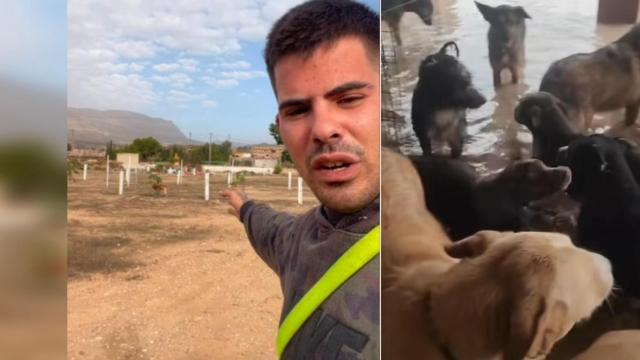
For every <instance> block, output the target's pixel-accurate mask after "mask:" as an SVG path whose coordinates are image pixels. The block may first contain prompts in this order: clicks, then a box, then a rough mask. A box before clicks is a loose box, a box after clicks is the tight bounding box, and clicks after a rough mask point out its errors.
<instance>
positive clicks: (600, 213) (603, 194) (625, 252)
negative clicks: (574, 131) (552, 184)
mask: <svg viewBox="0 0 640 360" xmlns="http://www.w3.org/2000/svg"><path fill="white" fill-rule="evenodd" d="M566 155H567V160H568V164H569V167H570V168H571V172H572V174H573V181H572V182H571V185H570V186H569V188H568V190H567V192H568V193H569V195H571V196H572V197H574V198H575V199H576V200H578V201H580V202H581V203H582V207H581V210H580V215H579V217H578V243H579V245H581V246H583V247H585V248H588V249H590V250H593V251H596V252H598V253H600V254H602V255H604V256H605V257H607V258H608V259H609V260H610V261H611V264H612V265H613V276H614V278H615V281H616V283H617V284H618V285H620V286H621V287H622V288H623V289H624V290H625V291H627V292H628V293H629V294H630V295H632V296H635V297H640V186H639V185H638V182H636V180H635V179H634V177H633V175H632V173H631V169H630V168H629V164H628V163H627V160H626V159H625V156H624V153H623V149H622V146H620V143H619V142H617V141H616V140H615V139H611V138H608V137H605V136H602V135H592V136H586V137H581V138H578V139H576V140H574V141H572V142H571V144H569V148H568V150H567V153H566Z"/></svg>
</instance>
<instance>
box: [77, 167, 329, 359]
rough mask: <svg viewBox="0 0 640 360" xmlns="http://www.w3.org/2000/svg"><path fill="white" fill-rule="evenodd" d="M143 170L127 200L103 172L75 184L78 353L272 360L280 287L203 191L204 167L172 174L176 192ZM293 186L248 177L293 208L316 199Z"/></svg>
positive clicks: (265, 195)
mask: <svg viewBox="0 0 640 360" xmlns="http://www.w3.org/2000/svg"><path fill="white" fill-rule="evenodd" d="M145 176H146V175H145ZM112 178H113V179H117V176H114V175H113V174H112ZM142 179H143V178H142V174H141V175H140V179H139V184H138V185H137V186H136V185H132V187H131V190H130V191H129V192H127V194H125V195H124V196H122V197H119V196H117V195H115V191H116V186H112V187H111V189H110V192H109V193H107V192H106V191H105V190H104V173H103V172H98V171H96V172H91V173H90V179H89V180H87V181H86V182H83V181H82V180H79V181H77V182H76V183H71V184H70V185H69V195H68V197H69V199H68V200H69V210H68V223H69V265H70V266H69V274H70V278H69V279H70V280H69V284H68V354H69V359H213V358H215V359H218V358H219V359H241V358H242V359H265V358H274V354H275V350H274V342H275V335H276V330H277V324H278V319H279V314H280V306H281V294H280V285H279V281H278V279H277V277H276V276H275V275H274V274H273V272H272V271H271V270H270V269H269V268H268V267H267V266H266V265H264V263H263V262H262V261H261V260H260V258H258V256H257V255H256V254H255V253H254V251H253V249H252V248H251V246H250V244H249V243H248V241H247V240H246V235H245V234H244V229H243V227H242V225H241V224H240V223H239V222H238V221H237V220H236V219H235V218H234V217H232V216H231V215H228V214H227V206H226V204H224V203H222V202H220V201H219V200H217V196H216V199H214V200H213V201H210V202H209V203H206V202H205V201H203V200H202V199H201V197H202V193H203V186H202V176H197V177H195V178H194V177H185V184H184V185H181V186H180V188H179V189H177V186H176V185H175V178H174V177H170V178H169V177H168V178H166V180H165V181H166V183H168V184H171V185H170V189H169V195H168V197H166V198H164V197H155V196H154V195H153V194H152V191H151V187H150V185H149V184H148V181H147V180H146V179H145V180H144V181H143V180H142ZM224 181H225V180H224V177H222V176H215V177H214V178H213V182H214V185H213V186H214V188H215V189H216V192H217V190H219V189H221V188H222V187H223V183H224ZM286 183H287V179H286V176H272V177H261V176H255V177H248V178H247V180H246V191H247V193H248V194H249V196H250V197H252V198H255V199H257V200H261V201H266V202H268V203H271V204H273V206H274V207H275V208H277V209H279V210H284V211H289V212H292V213H301V212H304V211H306V210H307V209H309V208H311V207H312V206H313V205H315V204H317V202H316V200H315V199H313V197H312V194H311V193H310V192H309V191H308V190H307V191H306V192H305V198H306V199H307V203H306V204H305V205H304V206H302V207H300V206H297V205H296V204H295V196H296V194H295V193H296V192H295V190H292V191H288V190H287V188H286V186H287V185H286Z"/></svg>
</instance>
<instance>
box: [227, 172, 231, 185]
mask: <svg viewBox="0 0 640 360" xmlns="http://www.w3.org/2000/svg"><path fill="white" fill-rule="evenodd" d="M227 187H231V171H229V172H228V173H227Z"/></svg>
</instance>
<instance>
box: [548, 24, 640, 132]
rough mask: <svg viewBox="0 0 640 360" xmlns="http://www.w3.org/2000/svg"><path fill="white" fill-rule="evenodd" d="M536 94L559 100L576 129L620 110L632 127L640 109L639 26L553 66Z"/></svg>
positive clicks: (588, 125)
mask: <svg viewBox="0 0 640 360" xmlns="http://www.w3.org/2000/svg"><path fill="white" fill-rule="evenodd" d="M540 91H546V92H549V93H551V94H553V95H555V96H556V97H557V98H559V99H560V100H562V101H563V102H564V103H565V104H566V106H567V109H568V112H569V118H570V119H571V120H572V122H573V123H574V124H575V125H576V126H577V127H578V128H581V129H588V128H589V127H590V126H591V121H592V120H593V114H594V112H598V111H609V110H616V109H619V108H622V107H624V108H625V124H626V125H632V124H634V122H635V121H636V118H637V117H638V111H639V109H640V25H636V26H634V27H633V28H632V29H631V30H630V31H629V32H627V33H626V34H625V35H623V36H622V37H621V38H620V39H618V40H616V41H615V42H613V43H611V44H609V45H606V46H604V47H602V48H600V49H598V50H596V51H594V52H592V53H588V54H575V55H571V56H568V57H566V58H564V59H560V60H558V61H556V62H554V63H553V64H551V66H550V67H549V69H548V70H547V72H546V73H545V74H544V77H543V78H542V82H541V83H540Z"/></svg>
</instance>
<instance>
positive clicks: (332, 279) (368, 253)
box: [276, 225, 380, 358]
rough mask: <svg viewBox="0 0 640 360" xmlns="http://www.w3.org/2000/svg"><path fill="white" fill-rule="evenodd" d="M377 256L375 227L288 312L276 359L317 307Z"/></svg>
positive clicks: (277, 342) (280, 335)
mask: <svg viewBox="0 0 640 360" xmlns="http://www.w3.org/2000/svg"><path fill="white" fill-rule="evenodd" d="M379 253H380V226H379V225H378V226H376V227H374V228H373V229H372V230H371V231H369V233H367V234H366V235H365V236H363V237H362V238H361V239H360V240H358V241H357V242H356V243H355V244H353V245H352V246H351V247H350V248H349V249H348V250H347V251H346V252H345V253H344V254H342V256H341V257H340V258H339V259H338V261H336V262H335V263H333V265H331V267H330V268H329V270H327V271H326V272H325V273H324V275H322V277H321V278H320V280H318V282H316V283H315V284H314V285H313V287H311V289H309V291H307V293H306V294H304V296H303V297H302V299H300V301H298V303H297V304H296V305H295V306H294V307H293V309H291V311H289V313H288V314H287V317H286V318H285V319H284V321H283V322H282V325H280V329H279V330H278V338H277V339H276V350H277V351H278V358H281V357H282V353H283V352H284V349H285V348H286V347H287V344H289V341H290V340H291V338H292V337H293V335H295V333H296V332H297V331H298V329H300V327H301V326H302V324H304V322H305V321H306V320H307V319H308V318H309V316H311V314H312V313H313V312H314V311H315V310H316V309H317V308H318V306H320V304H322V303H323V302H324V301H325V300H326V299H327V298H328V297H329V296H330V295H331V294H332V293H333V292H334V291H336V290H337V289H338V288H339V287H340V285H342V284H343V283H344V282H345V281H347V280H348V279H349V278H350V277H351V276H352V275H353V274H355V273H356V272H357V271H358V270H360V269H361V268H362V267H363V266H365V265H366V264H367V263H368V262H369V261H370V260H371V259H373V258H374V257H375V256H376V255H378V254H379Z"/></svg>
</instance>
